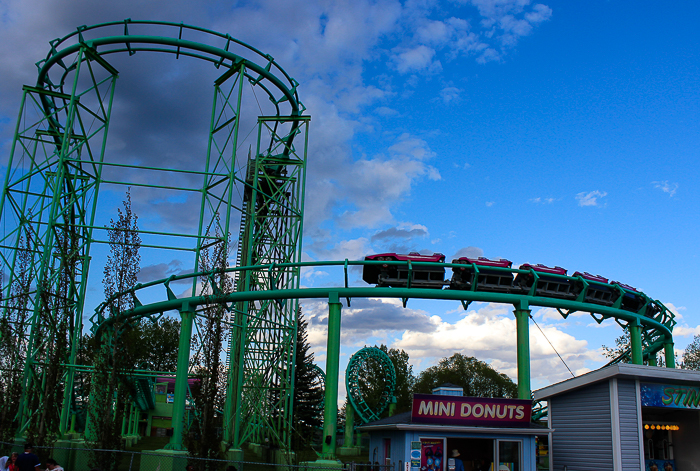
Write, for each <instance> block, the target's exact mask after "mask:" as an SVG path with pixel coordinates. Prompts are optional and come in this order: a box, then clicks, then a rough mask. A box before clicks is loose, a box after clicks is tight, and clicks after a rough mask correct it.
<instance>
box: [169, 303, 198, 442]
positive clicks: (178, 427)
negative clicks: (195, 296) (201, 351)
mask: <svg viewBox="0 0 700 471" xmlns="http://www.w3.org/2000/svg"><path fill="white" fill-rule="evenodd" d="M180 316H181V317H182V324H181V325H180V343H179V345H178V351H177V374H176V376H175V400H174V402H173V420H172V424H173V436H172V438H171V439H170V443H168V444H167V445H166V446H165V449H166V450H184V447H183V446H182V428H183V423H184V420H185V398H186V396H187V369H188V367H189V363H190V343H191V340H192V324H193V320H194V312H191V311H189V310H184V311H181V312H180Z"/></svg>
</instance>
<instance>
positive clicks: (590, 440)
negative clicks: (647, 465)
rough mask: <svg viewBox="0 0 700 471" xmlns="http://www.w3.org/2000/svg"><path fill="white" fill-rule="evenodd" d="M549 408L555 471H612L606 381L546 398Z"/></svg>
mask: <svg viewBox="0 0 700 471" xmlns="http://www.w3.org/2000/svg"><path fill="white" fill-rule="evenodd" d="M549 408H550V417H551V427H552V428H554V429H555V432H554V434H553V437H552V442H553V443H552V458H553V464H554V470H555V471H563V469H564V466H566V467H567V470H568V471H590V470H592V469H595V470H596V471H612V470H613V450H612V431H611V422H610V386H609V383H608V382H607V381H604V382H602V383H599V384H595V385H592V386H588V387H586V388H582V389H580V390H576V391H571V392H569V393H566V394H562V395H559V396H556V397H552V398H549ZM637 461H639V458H637ZM639 469H640V468H637V470H639Z"/></svg>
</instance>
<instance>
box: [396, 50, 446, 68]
mask: <svg viewBox="0 0 700 471" xmlns="http://www.w3.org/2000/svg"><path fill="white" fill-rule="evenodd" d="M433 57H435V49H433V48H431V47H428V46H425V45H423V44H421V45H420V46H416V47H413V48H411V49H403V48H399V49H397V50H396V55H395V56H394V61H395V63H396V70H398V71H399V73H402V74H406V73H409V72H420V71H428V72H439V71H440V70H441V69H442V65H441V64H440V61H433Z"/></svg>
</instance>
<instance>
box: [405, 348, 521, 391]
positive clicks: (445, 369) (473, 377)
mask: <svg viewBox="0 0 700 471" xmlns="http://www.w3.org/2000/svg"><path fill="white" fill-rule="evenodd" d="M444 383H452V384H455V385H457V386H460V387H462V388H463V389H464V395H465V396H476V397H507V398H514V397H517V396H518V387H517V386H516V384H515V383H514V382H513V381H511V379H510V378H509V377H508V376H506V375H504V374H503V373H499V372H498V371H496V370H495V369H493V368H492V367H491V365H489V364H488V363H485V362H483V361H480V360H477V359H476V358H474V357H468V356H465V355H462V354H460V353H455V354H454V355H452V356H451V357H449V358H443V359H442V360H440V361H439V362H438V364H437V365H436V366H431V367H430V368H427V369H426V370H424V371H423V372H422V373H421V374H420V375H419V376H418V380H417V381H416V387H415V392H416V393H423V394H431V393H432V390H433V388H436V387H438V386H440V385H441V384H444Z"/></svg>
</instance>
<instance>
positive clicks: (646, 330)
mask: <svg viewBox="0 0 700 471" xmlns="http://www.w3.org/2000/svg"><path fill="white" fill-rule="evenodd" d="M382 263H386V262H381V261H366V260H363V261H349V260H345V261H335V262H333V261H328V262H302V263H297V264H289V266H288V267H280V266H279V265H277V264H270V265H263V266H260V265H258V266H243V267H236V268H232V269H230V270H228V271H229V272H231V273H238V276H239V279H240V278H241V277H242V276H243V275H242V274H244V273H247V272H263V271H266V270H267V271H272V270H276V269H280V268H296V269H301V268H304V267H320V266H322V267H324V269H327V268H329V267H333V266H336V267H338V268H342V269H343V272H344V278H345V283H344V284H343V285H342V286H328V287H324V288H303V289H275V288H274V287H270V288H268V289H267V290H262V289H261V290H259V291H251V290H249V291H236V292H232V293H221V294H220V295H218V296H216V297H215V298H212V297H211V296H192V297H187V298H179V299H178V298H174V297H171V296H170V294H169V293H170V291H169V290H168V288H167V283H168V282H171V281H172V280H173V279H174V278H180V279H187V278H190V277H201V276H210V275H211V274H213V273H210V274H207V273H194V274H190V275H182V276H180V277H171V278H170V279H168V280H160V281H156V282H152V283H149V284H148V287H154V286H157V285H159V284H160V285H163V288H165V289H162V290H161V292H167V293H168V296H167V297H166V298H163V299H162V300H161V301H158V302H154V303H151V304H148V305H142V306H137V307H135V308H133V309H130V310H128V311H124V312H122V313H121V314H120V315H119V318H120V319H123V320H129V319H139V318H143V317H146V316H150V315H153V314H157V313H161V312H166V311H168V310H171V309H176V308H177V307H178V306H182V305H187V306H190V307H191V308H194V307H195V306H199V305H205V304H210V303H212V302H216V303H221V304H226V305H229V304H230V305H244V304H245V303H256V302H259V303H270V304H272V303H275V302H277V300H280V301H284V302H286V301H287V300H289V299H308V298H320V299H328V306H329V320H328V340H327V354H326V374H325V377H326V381H325V398H324V406H325V410H324V424H323V435H324V437H325V439H324V442H323V451H322V453H321V458H322V459H323V460H334V459H335V457H336V454H335V440H333V439H332V437H335V434H336V429H337V421H336V419H337V402H338V382H337V379H336V378H338V374H339V360H340V323H341V322H340V316H341V310H342V305H341V302H340V300H341V299H342V298H345V299H346V302H347V304H348V306H350V303H351V301H352V299H353V298H369V297H371V298H377V297H380V298H381V297H386V298H397V299H401V300H403V303H404V307H405V306H406V303H407V302H408V301H409V299H411V298H416V299H435V300H438V299H440V300H454V301H460V302H461V303H462V305H463V307H464V309H465V310H466V309H468V308H469V306H470V304H471V303H472V302H474V301H478V302H492V303H502V304H510V305H512V306H513V307H514V311H513V312H514V315H515V318H516V324H517V345H516V348H517V358H518V397H519V398H521V399H530V398H531V391H530V348H529V317H530V307H531V306H542V307H551V308H554V309H556V310H557V311H558V312H559V313H560V314H561V315H562V317H564V318H566V317H567V316H569V315H570V314H572V313H574V312H586V313H589V314H590V315H591V316H592V317H593V318H594V319H595V320H596V321H597V322H599V323H600V322H602V321H603V320H605V319H614V320H615V321H616V322H617V323H618V324H619V325H620V326H622V327H623V328H625V329H627V330H629V332H630V337H631V348H632V351H631V355H630V357H631V360H632V363H635V364H642V363H643V362H644V361H648V362H649V363H650V364H655V361H656V355H657V353H658V352H659V351H661V350H663V351H664V358H665V363H666V367H669V368H674V367H675V359H674V352H673V334H672V330H673V327H674V325H675V324H676V321H675V319H674V314H673V313H672V312H671V311H670V310H668V309H667V308H666V306H664V305H663V304H662V303H661V302H660V301H658V300H657V301H653V302H654V303H655V304H656V305H657V306H658V308H659V311H658V313H657V314H656V315H655V316H654V317H648V316H646V315H645V314H644V313H645V308H646V304H648V303H649V302H652V300H651V298H649V297H648V296H646V295H645V294H644V293H640V294H641V295H642V296H643V297H644V299H645V300H646V304H645V306H644V307H643V308H642V309H641V310H640V312H638V313H637V312H630V311H627V310H624V309H622V308H621V306H620V304H619V303H616V304H614V305H613V306H604V305H601V304H595V303H591V302H587V301H586V294H587V290H588V285H587V284H586V283H584V289H583V291H582V292H581V294H580V296H579V297H578V298H577V299H575V300H574V299H563V298H558V297H549V296H546V295H538V294H537V292H536V288H534V287H533V289H532V290H531V291H530V292H529V293H526V294H522V293H517V294H516V293H499V292H492V291H478V290H476V289H473V290H459V289H454V290H453V289H426V288H411V287H406V288H387V287H369V286H363V287H353V286H349V283H348V271H349V268H350V267H351V266H356V265H360V266H362V265H380V264H382ZM391 263H393V264H396V265H398V266H402V267H405V268H406V270H408V272H409V275H408V279H411V276H410V271H411V270H412V269H413V268H414V267H415V268H416V269H420V268H421V267H431V268H433V269H434V268H435V267H436V265H442V266H444V268H460V266H463V265H460V264H452V263H444V264H436V263H435V262H429V263H426V262H391ZM504 270H508V271H510V272H512V273H513V274H519V273H530V272H531V270H521V269H504ZM533 275H534V276H535V277H536V273H533ZM562 278H567V279H569V280H570V281H580V280H579V278H578V277H564V276H562ZM533 286H536V283H535V284H534V285H533ZM142 288H144V287H135V288H134V289H133V290H130V291H129V292H130V293H133V294H138V291H139V289H142ZM105 308H106V304H103V305H102V306H101V307H100V308H98V309H105ZM113 322H114V319H108V320H106V321H105V322H103V323H101V324H100V325H99V326H98V331H99V330H103V329H109V326H110V324H111V323H113ZM351 387H352V386H351V385H349V386H348V389H351ZM178 402H179V403H181V404H182V407H183V408H184V404H185V395H184V392H183V393H182V394H181V395H178V392H177V389H176V392H175V403H176V405H177V403H178ZM346 435H348V436H349V435H350V433H348V431H347V430H346Z"/></svg>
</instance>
